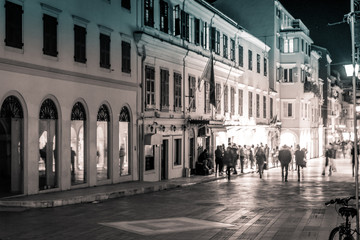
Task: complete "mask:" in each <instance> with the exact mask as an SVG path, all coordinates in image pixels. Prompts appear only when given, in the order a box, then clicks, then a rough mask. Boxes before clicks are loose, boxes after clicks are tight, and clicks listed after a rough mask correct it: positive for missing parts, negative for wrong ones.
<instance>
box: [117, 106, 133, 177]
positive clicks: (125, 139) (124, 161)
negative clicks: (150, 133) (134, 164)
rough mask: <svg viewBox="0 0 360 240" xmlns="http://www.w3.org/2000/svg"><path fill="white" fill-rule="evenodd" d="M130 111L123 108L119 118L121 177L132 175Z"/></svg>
mask: <svg viewBox="0 0 360 240" xmlns="http://www.w3.org/2000/svg"><path fill="white" fill-rule="evenodd" d="M130 126H131V124H130V111H129V109H128V108H127V107H125V106H124V107H123V108H122V109H121V111H120V116H119V168H120V176H125V175H130V174H131V161H130V154H129V153H130V152H131V147H130V141H129V140H130V139H129V132H130Z"/></svg>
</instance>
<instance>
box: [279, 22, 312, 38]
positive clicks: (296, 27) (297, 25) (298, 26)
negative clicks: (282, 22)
mask: <svg viewBox="0 0 360 240" xmlns="http://www.w3.org/2000/svg"><path fill="white" fill-rule="evenodd" d="M288 31H290V32H293V31H303V32H304V33H305V34H306V35H307V36H309V35H310V31H309V29H308V28H307V27H306V26H305V24H304V23H303V22H302V21H301V20H300V19H294V20H292V22H291V25H290V26H287V27H283V28H282V32H288Z"/></svg>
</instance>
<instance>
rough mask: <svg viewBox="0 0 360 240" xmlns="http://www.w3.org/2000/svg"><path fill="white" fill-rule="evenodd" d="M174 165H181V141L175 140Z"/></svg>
mask: <svg viewBox="0 0 360 240" xmlns="http://www.w3.org/2000/svg"><path fill="white" fill-rule="evenodd" d="M174 150H175V151H174V165H175V166H178V165H181V139H175V140H174Z"/></svg>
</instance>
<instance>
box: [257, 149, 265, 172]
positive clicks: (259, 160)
mask: <svg viewBox="0 0 360 240" xmlns="http://www.w3.org/2000/svg"><path fill="white" fill-rule="evenodd" d="M255 157H256V164H257V166H258V170H259V175H260V178H262V175H263V173H264V168H263V167H264V163H265V152H264V150H263V148H262V147H258V148H257V151H256V154H255Z"/></svg>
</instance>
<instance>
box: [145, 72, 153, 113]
mask: <svg viewBox="0 0 360 240" xmlns="http://www.w3.org/2000/svg"><path fill="white" fill-rule="evenodd" d="M145 84H146V86H145V104H146V108H155V69H154V68H153V67H148V66H146V67H145Z"/></svg>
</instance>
